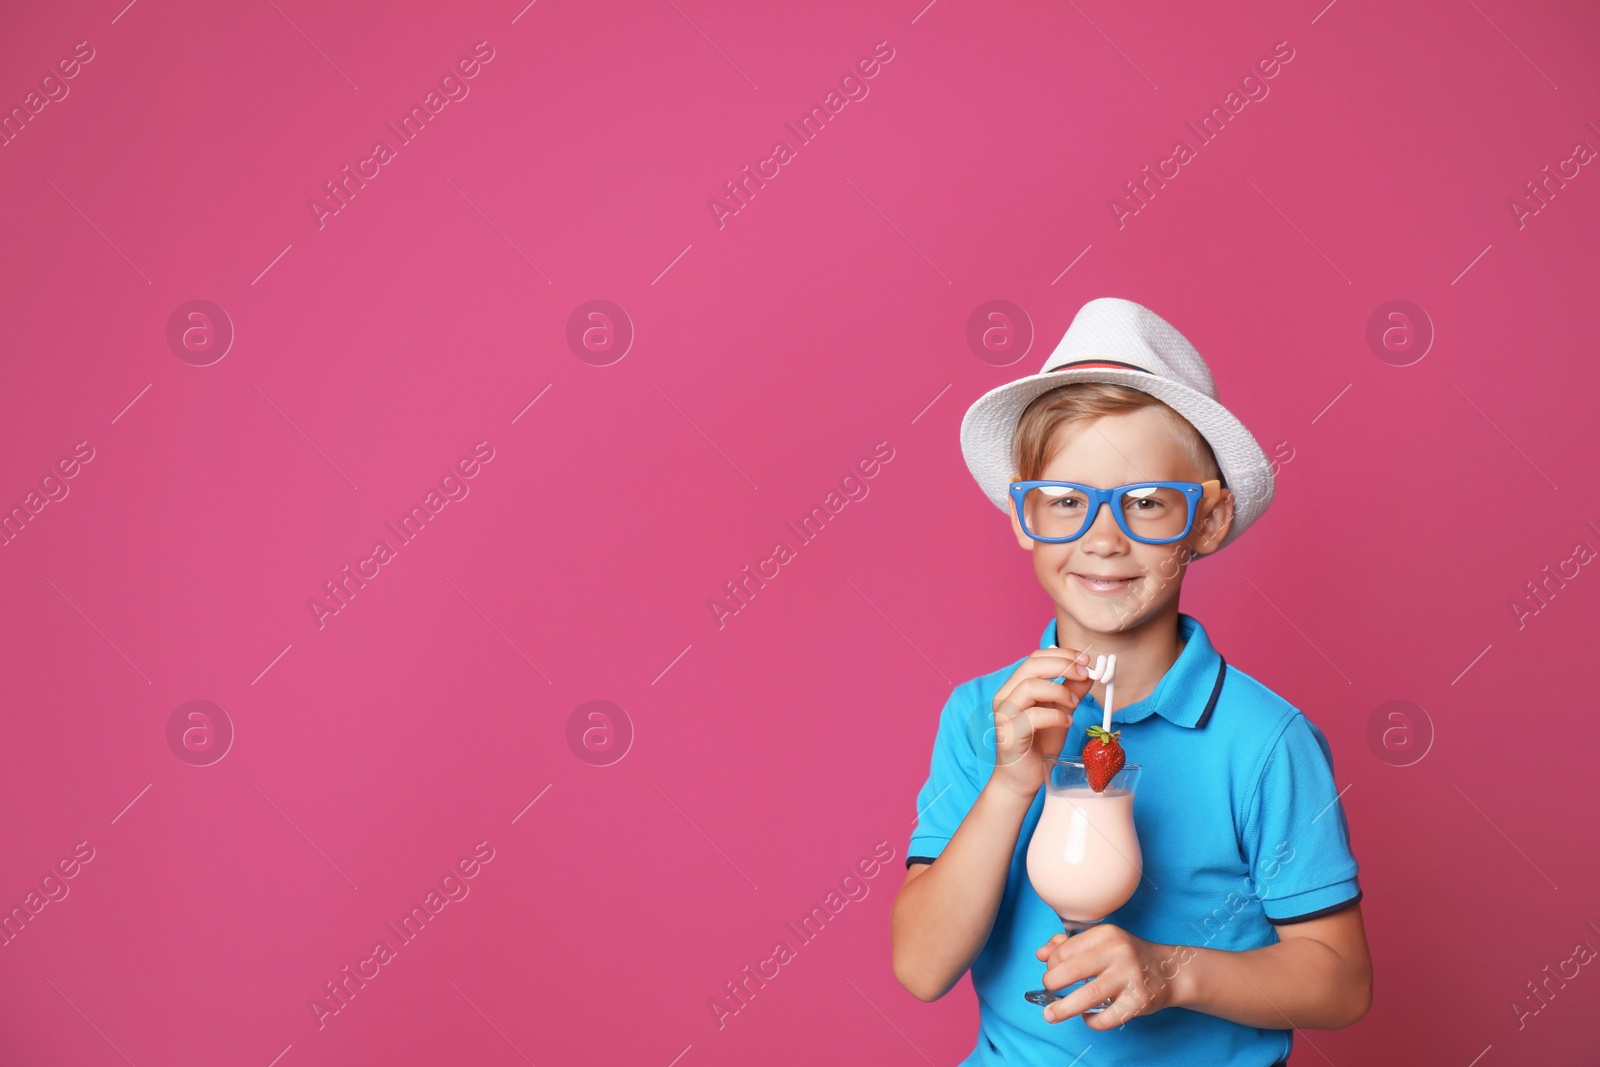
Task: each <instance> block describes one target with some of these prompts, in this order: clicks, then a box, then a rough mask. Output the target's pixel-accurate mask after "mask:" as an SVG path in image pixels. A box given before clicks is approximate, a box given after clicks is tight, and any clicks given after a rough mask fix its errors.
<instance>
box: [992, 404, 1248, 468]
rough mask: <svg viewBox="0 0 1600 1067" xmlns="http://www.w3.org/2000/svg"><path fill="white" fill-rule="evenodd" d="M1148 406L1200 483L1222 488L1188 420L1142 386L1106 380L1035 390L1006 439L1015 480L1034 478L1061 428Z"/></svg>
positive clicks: (1211, 457)
mask: <svg viewBox="0 0 1600 1067" xmlns="http://www.w3.org/2000/svg"><path fill="white" fill-rule="evenodd" d="M1148 407H1153V408H1156V409H1157V410H1159V411H1160V412H1161V414H1162V415H1163V416H1164V417H1165V418H1166V421H1167V423H1168V425H1170V426H1171V427H1172V432H1173V435H1174V436H1175V437H1176V438H1177V439H1178V441H1179V443H1180V444H1181V445H1182V446H1183V449H1184V451H1185V452H1186V453H1187V454H1188V458H1189V462H1190V463H1191V464H1192V466H1193V467H1194V470H1195V471H1196V472H1197V473H1198V474H1199V480H1200V481H1205V480H1207V479H1210V478H1217V479H1220V480H1221V481H1222V484H1223V485H1224V486H1226V485H1227V484H1228V482H1227V479H1226V478H1224V477H1223V476H1222V469H1221V467H1219V466H1218V465H1217V456H1216V453H1215V452H1213V451H1212V450H1211V445H1210V444H1209V443H1208V442H1207V441H1206V439H1205V438H1204V437H1202V436H1201V434H1200V431H1199V430H1197V429H1195V428H1194V424H1193V423H1191V422H1190V421H1189V420H1188V419H1186V418H1184V417H1183V416H1182V415H1180V414H1178V413H1177V412H1176V411H1174V410H1173V409H1172V408H1171V407H1169V406H1168V405H1167V404H1165V403H1163V402H1162V401H1160V400H1159V399H1157V398H1156V397H1153V396H1151V395H1150V394H1149V393H1146V392H1144V391H1143V390H1140V389H1134V388H1132V387H1130V386H1126V385H1114V384H1112V383H1110V382H1068V383H1067V384H1066V385H1059V386H1056V387H1055V388H1054V389H1050V390H1048V391H1046V392H1044V393H1041V394H1040V395H1039V396H1037V397H1035V398H1034V399H1033V402H1032V403H1030V404H1029V405H1028V406H1027V407H1026V408H1024V409H1023V411H1022V415H1021V416H1020V417H1019V418H1018V419H1017V428H1016V431H1015V433H1014V434H1013V435H1012V439H1011V454H1012V456H1013V458H1014V462H1015V463H1016V467H1017V479H1016V480H1018V481H1032V480H1035V479H1037V478H1039V476H1040V475H1041V474H1042V473H1043V472H1044V469H1045V467H1046V466H1048V465H1049V463H1050V460H1051V458H1052V457H1053V456H1054V455H1055V454H1056V453H1057V452H1058V451H1060V448H1061V444H1060V442H1058V441H1057V440H1056V438H1057V436H1058V435H1057V433H1056V431H1057V430H1059V429H1061V428H1062V427H1066V426H1072V425H1075V424H1077V423H1083V422H1088V421H1090V420H1092V419H1097V418H1099V417H1100V416H1102V415H1120V414H1122V413H1124V412H1129V411H1138V410H1139V409H1141V408H1148Z"/></svg>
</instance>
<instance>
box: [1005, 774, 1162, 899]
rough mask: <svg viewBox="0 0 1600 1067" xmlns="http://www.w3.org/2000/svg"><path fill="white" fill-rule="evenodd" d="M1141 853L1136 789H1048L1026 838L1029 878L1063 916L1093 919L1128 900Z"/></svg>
mask: <svg viewBox="0 0 1600 1067" xmlns="http://www.w3.org/2000/svg"><path fill="white" fill-rule="evenodd" d="M1142 872H1143V856H1142V855H1141V854H1140V852H1139V836H1138V834H1137V833H1136V832H1135V831H1134V826H1133V790H1132V789H1119V788H1116V787H1115V786H1113V787H1112V788H1109V789H1107V790H1105V791H1104V792H1102V793H1096V792H1095V791H1094V790H1093V789H1091V788H1089V787H1088V786H1087V785H1082V786H1074V787H1068V788H1065V789H1059V790H1058V789H1050V790H1048V791H1047V792H1046V794H1045V798H1044V811H1043V813H1042V814H1041V815H1040V816H1039V824H1038V825H1037V826H1036V827H1035V828H1034V831H1033V838H1032V840H1031V841H1030V842H1029V843H1028V881H1029V882H1031V883H1032V884H1033V889H1034V892H1036V893H1038V894H1039V897H1040V899H1042V900H1043V901H1044V902H1045V903H1046V904H1048V905H1050V907H1051V908H1053V909H1055V912H1056V914H1057V915H1058V916H1060V917H1061V918H1062V919H1063V920H1070V921H1073V922H1079V923H1093V922H1098V921H1099V920H1101V919H1104V918H1105V917H1106V916H1107V915H1109V914H1111V913H1112V912H1113V911H1116V910H1117V909H1118V908H1120V907H1122V905H1124V904H1126V903H1127V902H1128V898H1129V897H1131V896H1133V891H1134V890H1135V889H1137V888H1138V887H1139V878H1140V876H1141V874H1142Z"/></svg>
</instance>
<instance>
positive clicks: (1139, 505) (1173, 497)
mask: <svg viewBox="0 0 1600 1067" xmlns="http://www.w3.org/2000/svg"><path fill="white" fill-rule="evenodd" d="M1108 506H1109V505H1108ZM1088 514H1089V498H1088V496H1087V495H1086V494H1085V493H1084V492H1083V491H1082V490H1080V489H1069V488H1067V487H1066V486H1061V485H1041V486H1035V487H1034V488H1032V489H1029V490H1028V491H1027V493H1026V494H1025V495H1024V496H1023V498H1022V516H1023V522H1024V523H1025V524H1026V525H1027V528H1028V532H1029V533H1032V534H1036V535H1038V536H1040V537H1073V536H1075V535H1076V534H1077V533H1078V531H1080V530H1081V529H1083V525H1084V520H1085V518H1086V517H1087V516H1088ZM1122 517H1123V520H1124V521H1125V522H1126V523H1127V528H1128V529H1129V530H1130V531H1132V532H1133V533H1134V534H1135V535H1137V536H1139V537H1148V538H1151V539H1154V540H1160V539H1162V538H1167V537H1178V536H1180V535H1181V534H1182V533H1183V528H1184V525H1185V524H1186V523H1187V522H1188V521H1189V502H1188V500H1187V498H1186V497H1185V496H1184V494H1183V492H1182V491H1180V490H1177V489H1167V488H1162V487H1160V486H1144V487H1142V488H1139V489H1129V490H1128V491H1127V492H1126V493H1124V494H1122Z"/></svg>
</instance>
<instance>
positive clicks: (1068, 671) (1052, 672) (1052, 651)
mask: <svg viewBox="0 0 1600 1067" xmlns="http://www.w3.org/2000/svg"><path fill="white" fill-rule="evenodd" d="M1074 655H1075V653H1074V652H1073V650H1072V649H1061V648H1040V649H1036V650H1034V651H1033V652H1032V653H1031V654H1029V656H1028V658H1027V659H1026V660H1024V661H1023V662H1022V663H1020V664H1018V665H1017V669H1016V670H1015V671H1013V672H1012V674H1011V677H1010V678H1007V679H1006V681H1005V684H1003V685H1002V686H1001V687H1000V692H999V693H998V694H997V696H998V697H999V698H1000V699H1002V700H1003V699H1005V698H1006V697H1007V696H1009V695H1010V693H1011V691H1012V690H1013V689H1015V688H1016V687H1017V686H1018V685H1020V684H1021V683H1022V682H1024V681H1026V680H1027V679H1029V678H1043V679H1046V680H1049V679H1052V678H1065V679H1066V680H1067V681H1068V682H1069V683H1070V682H1078V681H1085V682H1086V681H1089V680H1090V679H1089V672H1088V669H1087V667H1086V665H1085V664H1084V663H1081V662H1079V661H1077V660H1075V659H1074V658H1073V656H1074ZM1076 655H1081V656H1083V657H1084V658H1085V659H1087V658H1088V656H1087V654H1086V653H1076Z"/></svg>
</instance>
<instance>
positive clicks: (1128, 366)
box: [1046, 359, 1155, 374]
mask: <svg viewBox="0 0 1600 1067" xmlns="http://www.w3.org/2000/svg"><path fill="white" fill-rule="evenodd" d="M1072 367H1105V368H1107V369H1110V368H1121V369H1123V370H1136V371H1139V372H1140V373H1141V374H1154V373H1155V372H1154V371H1150V370H1145V369H1144V368H1143V367H1140V366H1136V365H1134V364H1132V363H1118V362H1117V361H1116V360H1114V359H1075V360H1073V361H1072V362H1071V363H1063V364H1061V366H1059V367H1051V368H1050V370H1049V371H1048V372H1046V373H1050V374H1054V373H1055V372H1056V371H1058V370H1068V369H1070V368H1072Z"/></svg>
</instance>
